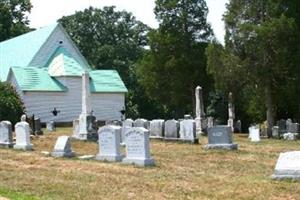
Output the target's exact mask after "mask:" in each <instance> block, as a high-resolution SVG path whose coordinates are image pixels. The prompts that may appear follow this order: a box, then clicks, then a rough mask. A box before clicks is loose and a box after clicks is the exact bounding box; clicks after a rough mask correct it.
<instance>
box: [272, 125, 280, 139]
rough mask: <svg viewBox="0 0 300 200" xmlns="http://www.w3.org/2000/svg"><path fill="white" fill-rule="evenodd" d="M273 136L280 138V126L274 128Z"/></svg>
mask: <svg viewBox="0 0 300 200" xmlns="http://www.w3.org/2000/svg"><path fill="white" fill-rule="evenodd" d="M272 136H273V137H275V138H278V137H279V127H278V126H273V128H272Z"/></svg>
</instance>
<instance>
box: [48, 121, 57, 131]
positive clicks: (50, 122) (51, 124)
mask: <svg viewBox="0 0 300 200" xmlns="http://www.w3.org/2000/svg"><path fill="white" fill-rule="evenodd" d="M46 129H47V130H48V131H50V132H53V131H55V124H54V121H49V122H47V123H46Z"/></svg>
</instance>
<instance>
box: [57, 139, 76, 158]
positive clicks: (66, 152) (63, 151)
mask: <svg viewBox="0 0 300 200" xmlns="http://www.w3.org/2000/svg"><path fill="white" fill-rule="evenodd" d="M51 155H52V156H53V157H73V156H74V155H75V153H74V152H73V151H72V148H71V141H70V137H69V136H59V137H58V138H57V140H56V143H55V146H54V150H53V152H52V153H51Z"/></svg>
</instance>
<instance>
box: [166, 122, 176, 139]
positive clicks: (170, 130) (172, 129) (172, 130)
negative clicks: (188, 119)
mask: <svg viewBox="0 0 300 200" xmlns="http://www.w3.org/2000/svg"><path fill="white" fill-rule="evenodd" d="M178 138H179V123H178V121H176V120H174V119H172V120H167V121H166V122H165V140H178Z"/></svg>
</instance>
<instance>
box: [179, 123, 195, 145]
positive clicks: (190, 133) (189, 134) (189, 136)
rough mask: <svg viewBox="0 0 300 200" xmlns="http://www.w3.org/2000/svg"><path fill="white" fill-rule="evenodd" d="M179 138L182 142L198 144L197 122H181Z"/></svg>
mask: <svg viewBox="0 0 300 200" xmlns="http://www.w3.org/2000/svg"><path fill="white" fill-rule="evenodd" d="M179 136H180V140H181V141H185V142H191V143H198V138H197V137H196V123H195V120H192V119H186V120H183V121H181V122H180V130H179Z"/></svg>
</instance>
